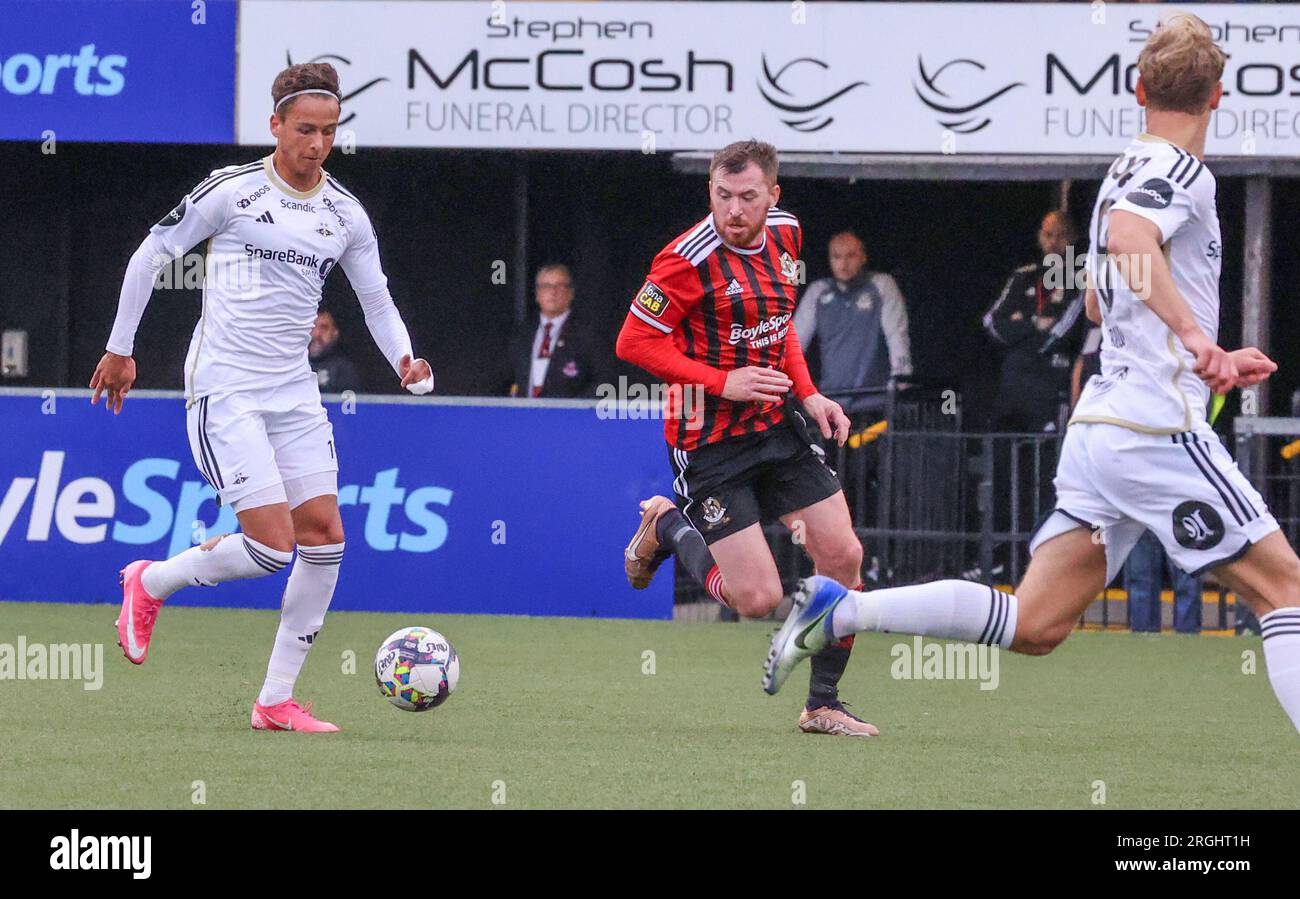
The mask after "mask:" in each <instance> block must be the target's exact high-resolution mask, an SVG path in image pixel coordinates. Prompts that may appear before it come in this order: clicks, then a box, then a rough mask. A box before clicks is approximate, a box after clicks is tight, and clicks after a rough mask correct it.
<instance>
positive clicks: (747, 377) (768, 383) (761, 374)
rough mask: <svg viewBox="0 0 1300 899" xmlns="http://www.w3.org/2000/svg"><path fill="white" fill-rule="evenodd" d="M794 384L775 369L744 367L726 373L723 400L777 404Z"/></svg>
mask: <svg viewBox="0 0 1300 899" xmlns="http://www.w3.org/2000/svg"><path fill="white" fill-rule="evenodd" d="M793 386H794V382H793V381H791V380H790V379H789V378H788V377H786V374H785V372H781V371H777V370H776V369H775V368H759V367H758V366H757V365H746V366H745V367H744V368H737V369H733V370H732V371H729V372H727V383H726V385H725V386H723V388H722V398H723V399H724V400H736V401H739V402H753V403H775V402H779V401H780V400H781V399H782V397H784V396H785V394H786V393H788V392H789V391H790V388H791V387H793Z"/></svg>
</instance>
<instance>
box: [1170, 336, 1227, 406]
mask: <svg viewBox="0 0 1300 899" xmlns="http://www.w3.org/2000/svg"><path fill="white" fill-rule="evenodd" d="M1183 346H1185V347H1187V351H1188V352H1190V353H1191V354H1192V355H1194V356H1195V357H1196V364H1195V365H1194V366H1193V367H1192V371H1194V372H1196V376H1197V377H1198V378H1200V379H1201V380H1202V381H1204V382H1205V384H1206V386H1207V387H1209V388H1210V390H1211V391H1213V392H1214V393H1227V392H1228V391H1229V390H1231V389H1232V388H1233V387H1236V386H1237V364H1236V362H1235V361H1233V358H1232V356H1231V355H1230V354H1229V353H1228V352H1227V351H1226V350H1224V349H1223V347H1221V346H1219V345H1218V344H1216V343H1215V342H1214V341H1213V340H1210V338H1208V337H1206V336H1205V335H1204V334H1201V333H1195V334H1189V335H1187V336H1185V337H1184V338H1183Z"/></svg>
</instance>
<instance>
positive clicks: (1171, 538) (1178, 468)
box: [1029, 424, 1278, 583]
mask: <svg viewBox="0 0 1300 899" xmlns="http://www.w3.org/2000/svg"><path fill="white" fill-rule="evenodd" d="M1055 483H1056V509H1055V510H1054V511H1053V513H1052V514H1051V515H1049V516H1048V518H1047V520H1046V521H1044V522H1043V524H1042V525H1041V526H1040V527H1039V528H1038V530H1037V531H1036V532H1035V533H1034V536H1033V539H1032V540H1030V542H1029V551H1030V553H1033V552H1034V550H1036V549H1037V548H1038V547H1039V546H1040V545H1041V544H1042V543H1044V542H1045V541H1047V540H1050V539H1051V538H1052V537H1055V536H1057V535H1059V534H1062V533H1064V532H1066V531H1069V530H1072V529H1074V528H1077V527H1087V528H1093V529H1095V530H1098V531H1099V533H1100V538H1099V539H1100V540H1101V541H1102V543H1103V544H1104V545H1105V547H1106V582H1107V583H1110V581H1111V580H1112V579H1113V578H1114V577H1115V575H1117V574H1118V573H1119V571H1120V569H1121V568H1122V567H1123V566H1124V560H1125V559H1127V558H1128V554H1129V552H1130V551H1131V550H1132V549H1133V544H1135V543H1136V542H1137V541H1138V538H1139V537H1141V536H1142V532H1143V531H1144V530H1149V531H1151V533H1153V534H1155V535H1156V537H1157V538H1159V540H1160V543H1161V545H1162V546H1164V548H1165V552H1166V553H1168V555H1169V557H1170V558H1171V559H1173V560H1174V563H1175V564H1177V565H1178V567H1179V568H1181V569H1183V570H1184V571H1186V572H1188V573H1189V574H1192V575H1201V574H1203V573H1205V572H1206V571H1209V570H1210V569H1211V568H1217V567H1218V566H1219V565H1223V564H1225V563H1227V562H1232V561H1234V560H1236V559H1238V558H1240V557H1241V556H1242V555H1243V554H1244V553H1245V552H1246V550H1247V549H1249V548H1250V545H1251V544H1253V543H1258V542H1259V541H1260V540H1261V539H1263V538H1264V537H1265V536H1267V535H1268V534H1269V533H1271V532H1272V531H1275V530H1277V527H1278V525H1277V520H1276V519H1274V518H1273V516H1272V514H1271V513H1270V512H1269V511H1268V507H1267V506H1265V505H1264V500H1263V498H1262V497H1261V496H1260V495H1259V492H1258V491H1257V490H1256V489H1255V488H1254V487H1252V486H1251V484H1250V482H1249V481H1248V480H1246V476H1245V475H1243V474H1242V473H1241V471H1240V470H1238V468H1237V463H1236V462H1234V461H1233V460H1232V457H1231V456H1229V455H1228V451H1227V450H1226V449H1224V448H1223V444H1222V443H1220V442H1219V436H1218V435H1217V434H1215V433H1214V431H1212V430H1211V429H1210V428H1208V427H1205V426H1202V427H1201V428H1199V429H1197V430H1195V431H1187V432H1184V433H1182V434H1141V433H1138V432H1137V431H1131V430H1129V429H1127V428H1121V427H1118V426H1116V425H1108V424H1074V425H1071V426H1070V429H1069V430H1068V431H1067V432H1066V435H1065V442H1064V444H1063V446H1062V447H1061V460H1060V463H1059V464H1058V465H1057V468H1056V482H1055Z"/></svg>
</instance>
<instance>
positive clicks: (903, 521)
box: [676, 387, 1300, 630]
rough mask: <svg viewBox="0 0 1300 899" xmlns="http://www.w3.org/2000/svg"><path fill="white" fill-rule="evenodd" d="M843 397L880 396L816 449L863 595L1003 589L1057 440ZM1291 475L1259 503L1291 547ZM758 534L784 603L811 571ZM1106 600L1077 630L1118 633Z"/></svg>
mask: <svg viewBox="0 0 1300 899" xmlns="http://www.w3.org/2000/svg"><path fill="white" fill-rule="evenodd" d="M845 396H846V395H839V396H836V397H834V398H835V399H837V400H840V401H843V399H844V398H845ZM851 396H872V397H879V399H880V403H879V404H878V406H877V408H875V409H873V410H871V411H868V412H862V413H856V414H854V415H853V416H852V419H853V431H852V433H853V435H854V436H855V437H856V438H857V439H856V440H854V439H850V441H849V442H848V443H847V444H846V445H845V446H843V447H836V446H835V445H834V444H833V443H832V444H830V445H829V446H827V447H826V449H827V456H828V460H829V461H831V462H832V466H833V467H834V468H835V469H836V471H837V473H838V474H839V476H840V480H841V483H842V484H843V485H844V489H845V495H846V499H848V501H849V509H850V513H851V515H852V517H853V521H854V529H855V531H856V532H857V535H858V538H859V539H860V540H861V541H862V545H863V556H864V559H863V579H864V581H865V582H866V583H867V585H868V587H873V586H888V585H897V584H908V583H919V582H925V581H930V580H936V579H940V578H953V577H964V578H967V579H970V580H977V581H981V582H983V583H990V584H998V585H1007V586H1011V587H1014V585H1015V584H1017V583H1018V582H1019V581H1020V579H1021V578H1022V577H1023V576H1024V572H1025V569H1026V568H1027V567H1028V565H1029V541H1030V539H1031V538H1032V536H1033V533H1034V531H1035V529H1036V527H1037V525H1038V524H1039V523H1040V522H1041V521H1042V520H1043V519H1044V518H1045V517H1046V515H1047V514H1048V513H1049V512H1051V510H1052V509H1053V507H1054V504H1055V493H1054V491H1053V489H1052V478H1053V476H1054V474H1055V471H1056V460H1057V457H1058V455H1059V451H1060V445H1061V441H1062V439H1063V436H1064V435H1063V433H1062V432H1061V431H1059V430H1056V431H1050V432H1044V433H1007V432H994V433H962V432H961V424H962V422H961V414H960V409H961V403H960V397H959V396H958V395H957V394H956V393H955V391H949V390H944V389H942V388H933V387H919V388H918V387H913V388H911V389H904V390H896V389H894V388H892V387H891V388H887V389H880V390H863V391H854V392H853V393H852V394H851ZM881 422H884V423H885V424H884V425H883V426H882V425H881V424H880V423H881ZM873 426H874V427H873ZM1291 466H1292V467H1291V469H1290V474H1289V476H1287V475H1283V474H1268V475H1267V476H1266V477H1267V479H1268V483H1269V484H1271V488H1270V489H1272V490H1274V491H1275V493H1277V494H1278V495H1279V497H1281V498H1283V499H1285V503H1281V502H1278V501H1277V500H1276V499H1272V498H1270V504H1271V505H1272V507H1273V508H1274V509H1275V511H1276V510H1278V509H1282V510H1284V512H1283V514H1280V515H1279V521H1283V522H1284V523H1283V527H1284V529H1287V528H1289V531H1288V533H1289V536H1290V538H1291V539H1292V541H1293V542H1294V541H1295V539H1296V531H1297V530H1300V453H1298V454H1297V456H1296V458H1295V459H1294V460H1293V462H1292V463H1291ZM1245 468H1246V466H1245V465H1243V470H1244V469H1245ZM764 532H765V535H766V537H767V540H768V545H769V546H770V547H771V548H772V553H773V557H774V558H775V560H776V563H777V568H778V570H779V571H780V572H781V580H782V586H783V587H784V588H785V589H786V592H789V590H790V588H791V587H792V586H793V585H794V583H795V581H796V580H797V579H798V578H800V577H804V576H807V575H808V574H811V573H812V563H811V560H810V559H809V558H808V556H807V554H806V553H805V552H804V551H803V547H801V546H799V545H798V544H796V543H795V542H794V541H793V539H792V535H791V533H790V532H789V531H787V530H786V529H785V528H784V527H783V526H781V525H779V524H776V525H770V526H768V527H766V528H765V529H764ZM676 585H677V601H678V602H679V603H680V602H692V601H709V602H711V600H709V598H708V596H707V594H706V593H705V592H704V591H703V590H702V589H701V588H699V587H698V586H697V585H695V584H694V583H693V582H692V581H690V580H689V578H687V577H685V576H684V575H683V574H680V573H679V575H678V578H677V581H676ZM1115 592H1116V591H1115V590H1113V589H1108V590H1107V591H1105V592H1103V594H1102V595H1101V596H1100V597H1098V601H1097V602H1095V603H1094V604H1093V606H1092V607H1091V608H1090V609H1089V610H1088V611H1087V612H1086V613H1085V615H1084V616H1083V618H1082V619H1081V620H1080V624H1081V625H1084V626H1100V627H1102V628H1112V627H1115V628H1118V627H1127V626H1128V611H1127V609H1128V606H1127V603H1125V604H1124V606H1123V612H1122V613H1121V612H1120V610H1119V609H1118V608H1115V607H1113V606H1114V603H1116V602H1117V601H1118V599H1117V598H1116V597H1115V596H1114V594H1115ZM1206 592H1207V593H1210V595H1211V599H1210V601H1211V602H1212V604H1214V605H1215V606H1216V607H1217V608H1216V609H1215V610H1214V611H1213V612H1211V614H1210V615H1208V616H1206V618H1205V627H1207V628H1214V627H1215V625H1216V622H1217V629H1223V630H1226V629H1229V628H1232V627H1233V626H1234V624H1233V618H1234V616H1233V615H1232V614H1230V613H1231V611H1232V607H1233V599H1232V597H1231V596H1230V595H1229V594H1227V593H1226V592H1225V591H1223V590H1221V589H1219V588H1217V587H1214V586H1210V585H1207V589H1206ZM1216 613H1217V614H1216Z"/></svg>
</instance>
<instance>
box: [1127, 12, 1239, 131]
mask: <svg viewBox="0 0 1300 899" xmlns="http://www.w3.org/2000/svg"><path fill="white" fill-rule="evenodd" d="M1227 59H1228V57H1227V55H1226V54H1225V53H1224V52H1223V51H1222V50H1220V49H1219V47H1218V45H1216V44H1215V43H1214V36H1213V35H1212V34H1211V32H1210V26H1209V25H1206V24H1205V22H1203V21H1201V20H1200V19H1199V18H1197V17H1196V16H1194V15H1191V14H1190V13H1176V14H1175V15H1172V16H1170V17H1169V18H1168V19H1166V20H1165V21H1164V22H1163V23H1162V24H1161V25H1160V27H1159V28H1157V29H1156V30H1155V33H1153V34H1152V35H1151V37H1149V38H1148V39H1147V42H1146V46H1144V47H1143V48H1142V52H1141V53H1140V54H1139V55H1138V62H1137V64H1138V72H1139V73H1141V75H1142V85H1143V87H1144V88H1145V89H1146V96H1147V108H1148V109H1154V110H1159V111H1164V112H1186V113H1190V114H1192V115H1199V114H1200V113H1203V112H1205V108H1206V106H1207V105H1209V102H1210V96H1211V95H1212V94H1213V93H1214V86H1215V85H1216V84H1218V83H1219V79H1220V78H1222V77H1223V65H1224V63H1225V62H1226V61H1227Z"/></svg>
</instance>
